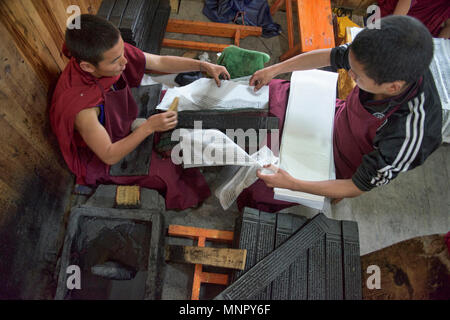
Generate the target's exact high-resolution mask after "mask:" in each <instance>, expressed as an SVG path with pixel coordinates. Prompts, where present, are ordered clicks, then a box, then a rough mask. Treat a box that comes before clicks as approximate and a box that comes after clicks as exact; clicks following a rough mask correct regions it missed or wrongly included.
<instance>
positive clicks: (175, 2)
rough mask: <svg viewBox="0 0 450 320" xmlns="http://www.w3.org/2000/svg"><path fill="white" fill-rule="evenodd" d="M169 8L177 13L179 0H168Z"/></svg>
mask: <svg viewBox="0 0 450 320" xmlns="http://www.w3.org/2000/svg"><path fill="white" fill-rule="evenodd" d="M170 8H171V11H172V12H173V13H178V9H179V8H180V0H170Z"/></svg>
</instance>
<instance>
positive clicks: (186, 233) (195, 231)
mask: <svg viewBox="0 0 450 320" xmlns="http://www.w3.org/2000/svg"><path fill="white" fill-rule="evenodd" d="M169 235H171V236H179V237H189V238H199V237H205V238H206V239H207V240H216V241H220V240H222V241H225V242H229V241H233V232H232V231H224V230H214V229H203V228H196V227H188V226H180V225H170V226H169Z"/></svg>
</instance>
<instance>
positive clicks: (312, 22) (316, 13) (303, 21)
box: [270, 0, 335, 61]
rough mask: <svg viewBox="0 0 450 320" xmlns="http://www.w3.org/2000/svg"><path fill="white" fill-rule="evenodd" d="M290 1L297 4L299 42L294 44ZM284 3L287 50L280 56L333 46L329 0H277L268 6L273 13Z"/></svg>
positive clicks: (286, 56)
mask: <svg viewBox="0 0 450 320" xmlns="http://www.w3.org/2000/svg"><path fill="white" fill-rule="evenodd" d="M292 1H295V3H296V4H297V14H298V29H299V36H300V39H299V42H298V43H297V44H296V45H294V26H293V20H292ZM283 3H286V19H287V28H288V41H289V50H288V51H286V52H285V53H284V54H283V55H281V57H280V61H284V60H287V59H289V58H291V57H293V56H295V55H297V54H299V53H302V52H308V51H312V50H316V49H326V48H333V47H334V46H335V42H334V31H333V15H332V12H331V2H330V0H314V1H311V0H277V1H276V2H275V3H274V4H273V5H272V6H271V8H270V13H271V14H272V15H274V14H275V13H276V12H277V11H278V9H279V8H280V7H281V6H282V5H283Z"/></svg>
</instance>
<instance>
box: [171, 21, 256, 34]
mask: <svg viewBox="0 0 450 320" xmlns="http://www.w3.org/2000/svg"><path fill="white" fill-rule="evenodd" d="M237 30H239V31H240V38H241V39H244V38H246V37H248V36H257V37H259V36H260V35H262V28H261V27H252V26H242V25H237V24H228V23H216V22H200V21H191V20H178V19H169V22H168V23H167V28H166V32H174V33H183V34H196V35H203V36H212V37H223V38H234V37H235V35H236V31H237Z"/></svg>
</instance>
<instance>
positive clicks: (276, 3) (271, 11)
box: [270, 0, 287, 16]
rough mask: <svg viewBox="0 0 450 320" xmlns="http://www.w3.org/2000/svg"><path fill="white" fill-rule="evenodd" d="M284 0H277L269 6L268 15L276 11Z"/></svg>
mask: <svg viewBox="0 0 450 320" xmlns="http://www.w3.org/2000/svg"><path fill="white" fill-rule="evenodd" d="M283 2H284V0H277V2H275V3H274V4H273V5H272V6H271V7H270V15H272V16H273V15H274V14H275V13H277V11H278V10H279V9H280V7H281V6H282V5H283ZM286 12H287V7H286Z"/></svg>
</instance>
